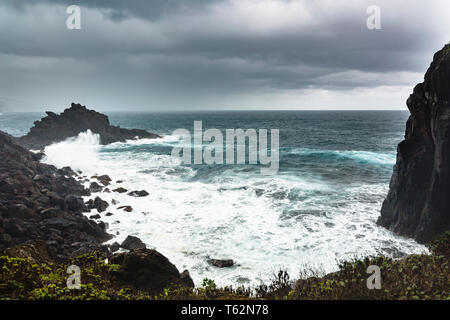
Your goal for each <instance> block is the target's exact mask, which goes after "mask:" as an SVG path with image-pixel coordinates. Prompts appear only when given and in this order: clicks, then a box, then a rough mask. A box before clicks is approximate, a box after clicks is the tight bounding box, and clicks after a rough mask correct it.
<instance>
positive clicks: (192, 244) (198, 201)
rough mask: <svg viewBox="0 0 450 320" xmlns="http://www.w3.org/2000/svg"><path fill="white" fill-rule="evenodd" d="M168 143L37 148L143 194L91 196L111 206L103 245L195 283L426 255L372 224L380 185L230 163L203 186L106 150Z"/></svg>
mask: <svg viewBox="0 0 450 320" xmlns="http://www.w3.org/2000/svg"><path fill="white" fill-rule="evenodd" d="M176 141H178V138H177V137H171V136H169V137H165V138H162V139H155V140H148V139H145V140H138V141H130V142H126V143H116V144H112V145H109V146H106V147H101V146H100V145H99V139H98V136H96V135H94V134H92V133H90V132H87V133H82V134H80V135H79V136H78V137H77V138H72V139H68V140H66V141H64V142H62V143H58V144H54V145H52V146H50V147H48V148H46V150H45V152H46V154H47V156H46V158H45V162H47V163H51V164H54V165H56V166H58V167H61V166H66V165H70V166H73V168H75V169H80V170H83V174H84V175H88V176H90V175H93V174H108V175H110V177H111V178H112V179H113V183H112V185H111V186H110V187H109V188H110V189H114V188H116V187H118V186H123V187H125V188H126V189H128V190H130V191H131V190H142V189H145V190H147V191H148V192H149V194H150V195H149V196H148V197H143V198H133V197H130V196H128V195H126V194H118V193H102V194H100V197H101V198H103V199H104V200H107V201H108V202H109V203H110V204H111V200H112V199H115V200H116V201H118V202H119V203H118V204H117V205H115V206H114V205H110V207H109V208H108V210H107V212H112V213H113V215H112V216H109V217H107V216H105V214H106V212H104V213H102V214H101V215H102V220H103V221H105V222H107V223H108V224H109V226H110V229H109V232H110V233H111V234H114V235H116V233H119V234H118V235H117V236H116V237H115V238H114V239H112V240H110V242H114V241H118V242H121V241H122V240H123V239H124V238H125V237H126V236H127V235H136V236H138V237H140V238H141V239H142V240H143V241H144V242H145V243H146V244H147V246H148V247H152V248H155V249H157V250H158V251H160V252H161V253H162V254H164V255H165V256H166V257H168V258H169V259H170V260H171V261H172V262H173V263H174V264H175V265H176V266H177V267H178V269H180V271H182V270H183V269H189V271H190V273H191V275H192V277H193V279H194V281H195V282H196V284H200V283H201V281H202V279H203V278H205V277H207V278H211V279H215V281H216V283H218V284H219V285H230V284H234V285H239V284H258V281H259V280H264V281H267V280H268V278H270V277H271V275H272V273H273V272H276V271H277V269H278V268H287V269H288V270H289V271H290V272H291V274H292V277H295V276H296V275H297V272H298V271H299V270H300V268H301V267H302V266H303V265H305V264H306V265H312V266H322V267H323V269H324V270H325V271H326V272H331V271H335V270H336V268H337V260H341V259H347V258H351V257H355V256H366V255H377V254H384V255H387V256H394V257H395V256H397V255H398V254H400V253H402V254H411V253H420V252H426V249H425V247H423V246H421V245H419V244H417V243H416V242H415V241H413V240H411V239H406V238H402V237H398V236H396V235H394V234H392V233H391V232H390V231H388V230H386V229H384V228H381V227H379V226H377V225H376V219H377V217H378V216H379V210H380V206H381V202H382V200H383V198H384V195H385V194H386V192H387V186H386V185H382V184H380V185H361V186H358V187H354V186H349V187H348V188H347V189H346V190H335V189H334V188H333V187H332V186H329V185H327V184H325V183H323V182H322V181H321V179H320V177H314V176H313V175H311V176H307V177H305V176H298V175H294V174H291V175H283V174H279V175H277V176H273V177H263V176H260V175H259V174H252V173H251V172H246V171H244V172H242V171H240V172H237V171H235V170H234V167H232V166H231V167H230V168H229V169H227V171H225V172H223V171H222V172H221V173H219V172H218V173H217V175H215V176H214V178H213V179H210V180H208V182H207V183H206V182H201V181H198V180H196V179H192V178H193V177H195V175H196V171H195V170H194V169H193V168H191V167H183V166H180V163H179V161H177V159H173V158H172V157H171V156H170V155H158V154H155V153H152V152H150V151H148V152H137V153H134V152H131V151H125V152H122V151H117V152H116V151H114V149H116V148H118V147H120V146H121V147H124V148H127V147H130V146H133V145H134V146H136V145H138V144H142V145H146V144H161V143H164V144H166V143H167V144H171V143H176ZM117 180H124V182H123V183H122V184H117V183H115V181H117ZM343 194H345V196H343ZM97 195H99V194H93V196H97ZM121 205H131V206H132V207H133V212H130V213H128V212H124V211H122V210H118V209H117V207H119V206H121ZM92 213H93V212H92ZM88 215H90V214H88ZM117 221H119V222H120V223H117ZM208 258H231V259H234V260H235V262H236V263H237V265H236V266H235V267H233V268H229V269H228V268H224V269H218V268H214V267H211V266H209V265H208V263H207V260H208Z"/></svg>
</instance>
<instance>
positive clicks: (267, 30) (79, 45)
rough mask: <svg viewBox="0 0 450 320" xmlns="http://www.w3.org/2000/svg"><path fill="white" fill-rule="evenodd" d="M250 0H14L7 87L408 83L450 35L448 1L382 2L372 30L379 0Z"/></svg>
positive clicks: (30, 90) (3, 57)
mask: <svg viewBox="0 0 450 320" xmlns="http://www.w3.org/2000/svg"><path fill="white" fill-rule="evenodd" d="M243 1H244V2H238V1H231V0H229V1H210V0H196V1H192V0H190V1H175V0H158V1H144V0H142V1H138V0H135V1H119V0H115V1H100V0H96V1H79V2H76V1H75V2H74V1H69V0H67V1H66V0H62V1H56V0H43V1H39V2H38V3H39V6H37V5H36V3H37V2H31V1H23V0H6V1H4V2H2V3H1V4H0V28H2V30H8V31H7V32H2V33H1V34H0V42H1V43H2V45H1V46H0V73H1V74H2V76H0V96H2V95H5V94H8V95H13V96H16V97H18V96H21V95H22V96H25V97H29V99H30V100H40V101H48V103H49V104H50V103H59V101H61V100H63V99H64V98H65V99H69V98H70V99H72V98H74V99H75V100H79V99H81V98H84V99H87V100H90V101H95V102H99V103H101V101H102V100H101V97H102V96H103V97H105V96H106V97H108V99H110V101H109V102H108V103H103V104H102V105H104V106H105V107H108V105H109V106H110V107H111V108H120V106H121V105H123V104H125V103H130V104H132V105H135V106H136V107H137V108H139V107H141V108H144V107H150V108H151V107H155V108H156V107H161V108H164V107H165V106H169V107H175V106H180V105H181V104H182V105H183V106H186V107H193V108H195V107H199V106H200V105H207V104H208V103H210V102H211V101H213V102H215V101H217V103H218V104H220V101H222V100H224V101H225V100H226V101H228V102H227V103H234V104H236V105H238V104H239V98H236V97H238V96H239V95H246V96H249V95H254V96H256V97H257V96H258V94H261V93H268V92H273V91H275V92H279V93H282V92H283V91H284V90H299V91H300V92H301V90H304V89H316V90H352V89H354V88H376V87H378V86H412V85H413V84H414V82H416V81H418V80H419V79H418V78H419V77H420V75H421V74H423V72H424V71H425V69H426V67H427V65H428V63H429V61H430V59H431V55H432V53H433V52H434V51H436V50H438V49H439V48H440V47H441V46H443V45H444V40H443V39H447V40H448V39H449V38H450V37H449V34H448V31H447V30H448V29H446V28H445V26H448V25H449V24H448V23H447V22H446V21H447V16H448V15H446V12H448V11H446V10H448V5H447V4H446V7H445V8H444V7H442V8H444V10H442V9H441V7H438V5H439V3H442V4H443V3H444V2H440V1H439V0H435V1H431V2H428V3H425V2H414V1H412V2H411V4H410V7H409V8H408V10H405V8H403V6H404V5H403V4H401V3H400V2H399V1H385V0H383V1H379V2H380V3H381V4H382V6H381V7H382V13H383V15H382V19H383V20H382V23H383V29H382V30H376V31H370V30H368V29H367V28H366V27H365V19H366V18H367V14H366V12H365V9H366V8H367V6H368V5H369V4H372V3H371V1H365V0H364V1H359V2H352V4H353V5H349V4H348V3H349V2H345V3H344V2H336V4H332V5H331V4H330V2H327V3H328V7H327V6H322V7H321V5H322V4H323V3H325V2H322V1H315V2H308V1H303V2H302V1H298V3H301V4H302V3H304V7H301V6H300V7H301V8H303V9H302V10H303V11H305V10H306V11H308V12H309V13H310V14H311V15H312V18H311V19H309V20H308V15H304V16H302V14H303V13H304V12H303V11H301V10H299V11H298V12H293V11H292V10H286V9H285V8H282V9H280V8H276V7H275V8H274V10H281V11H280V13H279V14H278V15H276V14H273V15H272V14H271V13H270V12H265V11H264V10H262V11H261V9H258V8H256V7H255V11H254V13H253V11H250V12H248V11H246V10H247V7H245V4H249V6H250V9H253V7H251V6H252V5H253V4H252V3H250V2H249V1H247V0H243ZM74 3H79V4H81V5H82V7H83V8H84V9H85V10H82V30H77V31H71V30H67V29H66V28H65V27H64V26H65V24H64V23H65V18H66V17H67V15H66V13H65V6H66V5H71V4H74ZM242 3H244V5H243V4H242ZM279 3H283V4H287V5H289V4H292V3H295V1H279ZM255 6H256V2H255ZM300 7H299V8H300ZM293 8H294V9H295V8H296V7H293ZM325 9H326V11H324V10H325ZM439 9H441V10H439ZM295 10H297V9H295ZM274 12H275V11H274ZM297 13H298V19H297V16H296V14H297ZM259 14H261V15H262V16H261V17H259V16H258V15H259ZM283 15H286V17H284V16H283ZM40 19H41V20H40ZM302 19H304V20H302ZM419 20H420V23H417V24H416V23H412V21H419ZM438 26H441V27H438ZM446 33H447V34H446ZM24 92H25V93H26V94H24ZM52 95H53V96H52ZM405 98H406V97H405ZM233 99H235V100H233ZM256 99H257V98H256ZM229 101H232V102H229ZM233 101H234V102H233ZM81 102H83V101H81ZM183 106H181V107H183ZM274 106H275V104H274ZM211 107H212V106H211Z"/></svg>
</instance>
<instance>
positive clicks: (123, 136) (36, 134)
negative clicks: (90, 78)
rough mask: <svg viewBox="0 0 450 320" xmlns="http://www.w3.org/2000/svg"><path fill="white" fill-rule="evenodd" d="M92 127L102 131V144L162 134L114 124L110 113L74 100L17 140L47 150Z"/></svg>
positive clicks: (48, 113)
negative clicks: (52, 145) (51, 145)
mask: <svg viewBox="0 0 450 320" xmlns="http://www.w3.org/2000/svg"><path fill="white" fill-rule="evenodd" d="M88 129H89V130H91V131H92V132H94V133H98V134H100V141H101V143H102V144H109V143H113V142H117V141H125V140H128V139H134V138H135V137H139V138H158V137H159V136H158V135H155V134H153V133H149V132H147V131H145V130H138V129H133V130H129V129H123V128H120V127H117V126H111V125H110V123H109V119H108V117H107V116H106V115H104V114H101V113H98V112H96V111H94V110H88V109H86V107H85V106H82V105H80V104H74V103H72V106H71V107H70V108H68V109H66V110H64V112H63V113H61V114H60V115H57V114H55V113H53V112H49V111H48V112H47V116H46V117H45V118H42V119H41V120H40V121H36V122H35V123H34V127H33V128H31V129H30V132H29V133H28V134H27V135H26V136H23V137H20V138H17V140H16V142H17V143H19V144H20V145H22V146H24V147H25V148H28V149H43V148H44V147H45V146H48V145H50V144H52V143H54V142H59V141H63V140H65V139H66V138H69V137H74V136H77V135H78V134H79V133H80V132H83V131H86V130H88Z"/></svg>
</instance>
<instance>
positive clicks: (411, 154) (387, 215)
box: [378, 44, 450, 242]
mask: <svg viewBox="0 0 450 320" xmlns="http://www.w3.org/2000/svg"><path fill="white" fill-rule="evenodd" d="M407 105H408V109H409V111H410V112H411V115H410V117H409V119H408V122H407V123H406V134H405V140H403V141H402V142H400V144H399V145H398V148H397V163H396V165H395V167H394V173H393V175H392V178H391V183H390V189H389V194H388V196H387V198H386V199H385V201H384V203H383V206H382V209H381V217H380V218H379V220H378V223H379V224H381V225H382V226H385V227H387V228H389V229H390V230H393V231H394V232H396V233H398V234H400V235H404V236H410V237H414V238H415V239H416V240H417V241H419V242H427V241H429V240H431V239H433V238H434V237H435V236H437V235H438V234H440V233H441V232H443V231H445V230H449V229H450V196H449V195H450V44H448V45H446V46H445V47H444V48H443V49H442V50H441V51H439V52H437V53H436V54H435V55H434V59H433V62H432V63H431V66H430V68H429V69H428V71H427V73H426V74H425V81H424V82H423V83H420V84H418V85H417V86H416V87H415V88H414V92H413V93H412V94H411V96H410V97H409V99H408V101H407Z"/></svg>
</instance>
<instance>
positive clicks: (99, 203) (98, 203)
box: [87, 197, 109, 212]
mask: <svg viewBox="0 0 450 320" xmlns="http://www.w3.org/2000/svg"><path fill="white" fill-rule="evenodd" d="M87 207H88V209H89V210H92V209H97V211H98V212H103V211H106V209H107V208H108V207H109V204H108V202H106V201H105V200H102V199H101V198H100V197H95V199H94V200H92V199H91V200H89V201H88V202H87Z"/></svg>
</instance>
